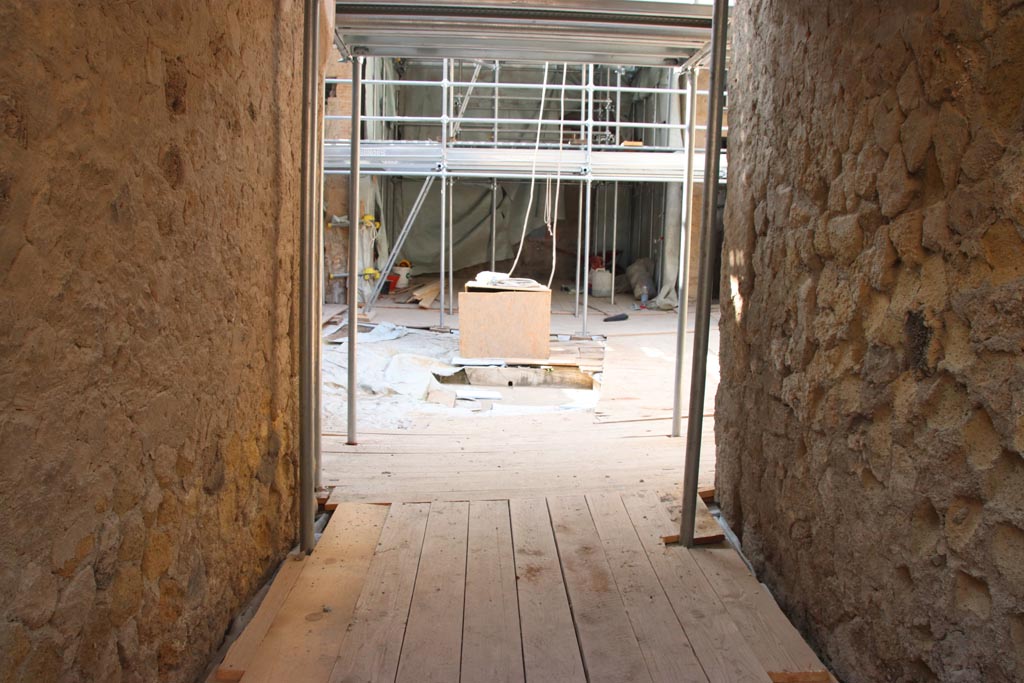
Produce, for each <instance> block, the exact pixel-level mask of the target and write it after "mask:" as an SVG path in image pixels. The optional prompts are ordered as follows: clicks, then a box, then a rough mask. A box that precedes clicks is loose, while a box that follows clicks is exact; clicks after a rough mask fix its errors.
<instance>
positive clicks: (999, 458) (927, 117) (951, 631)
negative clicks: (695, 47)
mask: <svg viewBox="0 0 1024 683" xmlns="http://www.w3.org/2000/svg"><path fill="white" fill-rule="evenodd" d="M733 22H734V23H733V28H732V38H733V63H732V68H731V80H732V82H731V86H732V87H731V90H730V105H731V112H730V115H731V134H730V136H729V142H730V145H729V147H730V179H729V182H730V189H729V197H728V209H727V219H726V235H725V245H724V255H723V276H722V289H723V302H722V306H723V308H722V330H721V366H722V382H721V385H720V389H719V393H718V397H717V412H716V435H717V439H718V494H719V497H720V499H721V502H722V506H723V509H724V511H725V514H726V517H727V519H728V520H729V521H730V522H731V523H732V524H733V525H734V528H735V529H736V530H737V531H738V532H739V533H740V534H741V535H742V540H743V545H744V549H745V550H746V552H747V553H748V554H749V556H750V557H751V559H752V560H753V561H754V563H755V565H756V567H757V569H758V570H759V572H761V574H762V576H763V580H765V581H766V582H767V583H768V585H769V586H770V587H771V588H772V589H773V590H774V591H775V592H776V595H777V596H778V597H779V598H780V599H781V602H782V603H783V605H784V607H785V608H786V610H787V612H788V613H789V614H790V615H791V616H792V617H793V618H794V619H795V621H796V623H797V624H798V625H799V626H800V627H801V628H802V630H803V631H804V633H806V634H807V635H808V636H809V637H810V639H811V641H812V642H813V643H815V644H816V645H817V647H818V648H819V649H820V651H821V652H822V653H823V655H824V656H825V657H826V658H827V660H828V661H829V662H830V663H831V664H832V665H833V666H834V667H835V669H836V671H837V673H838V674H839V676H840V678H842V679H843V680H845V681H849V682H860V681H863V682H871V683H874V682H877V681H905V682H910V681H913V682H925V681H935V680H941V681H958V682H962V683H966V682H977V683H982V682H984V683H999V682H1008V681H1020V680H1024V456H1022V451H1024V171H1022V169H1024V5H1022V3H1020V2H1019V1H1016V2H1015V1H1012V0H1004V1H999V0H979V1H973V2H972V1H967V0H942V1H941V2H939V1H938V0H934V1H931V2H926V1H921V0H915V1H911V2H903V3H886V2H880V1H879V2H869V1H864V0H854V1H853V2H849V3H824V2H818V1H816V0H790V1H787V2H781V1H777V0H750V1H748V2H744V3H740V4H739V6H738V7H737V8H736V11H735V13H734V17H733Z"/></svg>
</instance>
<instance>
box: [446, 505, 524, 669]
mask: <svg viewBox="0 0 1024 683" xmlns="http://www.w3.org/2000/svg"><path fill="white" fill-rule="evenodd" d="M467 552H468V554H467V561H466V608H465V615H464V617H463V619H464V621H463V625H462V671H461V677H460V681H461V683H519V682H521V681H523V680H525V678H524V676H525V674H524V672H523V647H522V640H521V635H520V630H519V598H518V597H517V595H516V567H515V557H514V555H513V552H512V528H511V520H510V518H509V509H508V502H507V501H504V500H487V501H476V502H474V503H472V504H471V505H470V508H469V543H468V548H467Z"/></svg>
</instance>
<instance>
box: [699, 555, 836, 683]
mask: <svg viewBox="0 0 1024 683" xmlns="http://www.w3.org/2000/svg"><path fill="white" fill-rule="evenodd" d="M693 557H694V559H695V560H696V561H697V565H698V566H699V567H700V569H701V571H702V572H703V573H704V575H705V576H706V577H707V579H708V582H709V583H710V584H711V585H712V586H713V587H714V589H715V592H716V593H717V594H718V596H719V597H720V598H721V600H722V603H723V604H724V605H725V607H726V609H727V610H728V611H729V614H730V616H731V617H732V620H733V622H735V624H736V626H737V628H739V630H740V632H741V633H742V634H743V637H744V639H745V640H746V641H747V642H748V643H750V645H751V648H752V649H753V651H754V653H755V654H756V655H757V658H758V659H759V660H760V662H761V665H762V666H763V667H764V668H765V670H766V671H771V672H778V673H783V672H788V673H801V674H813V673H817V674H818V675H825V676H828V675H829V674H828V672H827V670H826V669H825V666H824V665H823V664H822V663H821V660H819V659H818V657H817V655H815V654H814V651H813V650H811V648H810V646H809V645H807V643H806V642H805V641H804V639H803V637H801V635H800V633H799V632H798V631H797V630H796V628H794V627H793V624H792V623H790V621H789V619H788V618H786V615H785V614H783V612H782V610H781V609H779V606H778V603H776V602H775V598H773V597H772V596H771V594H770V593H769V592H768V591H767V589H765V588H764V586H762V585H761V584H760V583H759V582H758V580H757V579H756V578H755V577H754V576H753V575H752V574H751V573H750V570H749V569H747V566H746V565H745V564H743V560H742V559H740V557H739V555H737V554H736V553H735V552H733V550H732V549H731V548H700V549H694V550H693Z"/></svg>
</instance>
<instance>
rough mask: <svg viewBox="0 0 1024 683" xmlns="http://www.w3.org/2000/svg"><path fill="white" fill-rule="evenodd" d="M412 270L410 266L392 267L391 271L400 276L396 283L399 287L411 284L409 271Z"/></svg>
mask: <svg viewBox="0 0 1024 683" xmlns="http://www.w3.org/2000/svg"><path fill="white" fill-rule="evenodd" d="M410 270H412V268H410V267H409V266H395V267H394V268H392V269H391V272H392V273H394V274H395V275H397V276H398V284H397V285H395V286H396V287H397V288H398V289H401V288H402V287H408V286H409V271H410Z"/></svg>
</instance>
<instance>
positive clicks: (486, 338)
mask: <svg viewBox="0 0 1024 683" xmlns="http://www.w3.org/2000/svg"><path fill="white" fill-rule="evenodd" d="M550 331H551V291H550V290H547V289H545V290H542V291H523V292H459V355H460V356H462V357H464V358H508V357H518V358H542V357H543V358H546V357H548V356H549V355H550Z"/></svg>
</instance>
